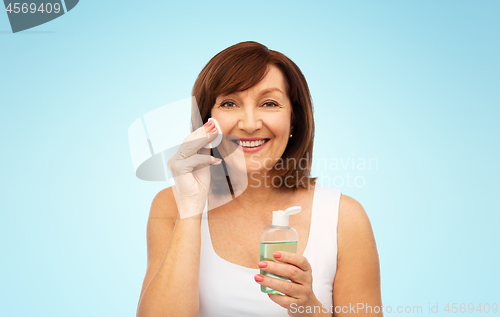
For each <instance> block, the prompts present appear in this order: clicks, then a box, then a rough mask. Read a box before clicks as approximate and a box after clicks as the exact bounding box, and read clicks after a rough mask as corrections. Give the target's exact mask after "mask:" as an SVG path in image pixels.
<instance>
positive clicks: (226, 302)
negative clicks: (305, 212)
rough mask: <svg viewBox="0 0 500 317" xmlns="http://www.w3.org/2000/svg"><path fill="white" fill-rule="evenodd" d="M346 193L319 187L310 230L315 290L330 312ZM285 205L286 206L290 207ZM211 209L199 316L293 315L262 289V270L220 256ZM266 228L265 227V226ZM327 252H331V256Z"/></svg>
mask: <svg viewBox="0 0 500 317" xmlns="http://www.w3.org/2000/svg"><path fill="white" fill-rule="evenodd" d="M340 195H341V191H340V190H339V189H334V188H329V187H326V186H323V185H321V184H316V186H315V189H314V194H313V204H312V214H311V227H310V230H309V238H308V241H307V245H306V248H305V250H304V253H303V256H305V257H306V258H307V260H308V261H309V263H310V264H311V267H312V275H313V285H312V286H313V291H314V294H315V295H316V298H318V300H319V301H320V302H321V303H322V304H323V306H324V307H327V308H328V311H331V305H332V296H333V280H334V278H335V272H336V271H337V223H338V212H339V203H340ZM285 207H286V206H285ZM207 219H208V218H207V206H205V210H204V211H203V217H202V222H201V254H200V279H199V291H200V311H199V315H198V316H199V317H245V316H249V317H250V316H251V317H255V316H259V317H281V316H283V317H288V313H287V310H286V309H285V308H283V307H281V306H279V305H278V304H276V303H275V302H273V301H272V300H271V299H270V298H269V297H268V296H267V294H265V293H262V292H261V291H260V285H259V284H258V283H256V282H255V280H254V275H255V274H259V273H260V270H259V269H251V268H247V267H244V266H240V265H237V264H234V263H232V262H229V261H226V260H224V259H222V258H221V257H219V255H217V253H215V251H214V249H213V245H212V240H211V238H210V230H209V227H208V220H207ZM262 229H264V228H262ZM325 250H330V252H326V253H325Z"/></svg>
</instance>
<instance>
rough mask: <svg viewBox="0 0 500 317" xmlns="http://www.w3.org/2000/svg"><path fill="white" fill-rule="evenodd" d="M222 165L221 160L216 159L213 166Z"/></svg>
mask: <svg viewBox="0 0 500 317" xmlns="http://www.w3.org/2000/svg"><path fill="white" fill-rule="evenodd" d="M220 163H222V160H221V159H220V158H217V157H216V158H214V163H213V164H212V165H219V164H220Z"/></svg>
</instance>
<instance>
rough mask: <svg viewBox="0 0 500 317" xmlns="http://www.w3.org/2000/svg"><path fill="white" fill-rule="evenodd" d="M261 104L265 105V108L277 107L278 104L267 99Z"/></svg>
mask: <svg viewBox="0 0 500 317" xmlns="http://www.w3.org/2000/svg"><path fill="white" fill-rule="evenodd" d="M263 106H264V107H266V108H272V107H277V106H278V104H277V103H275V102H272V101H268V102H266V103H265V104H264V105H263Z"/></svg>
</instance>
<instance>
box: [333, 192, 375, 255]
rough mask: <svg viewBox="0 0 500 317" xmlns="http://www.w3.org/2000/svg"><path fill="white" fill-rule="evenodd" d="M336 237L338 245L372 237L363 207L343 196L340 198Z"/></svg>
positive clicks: (352, 199) (368, 220)
mask: <svg viewBox="0 0 500 317" xmlns="http://www.w3.org/2000/svg"><path fill="white" fill-rule="evenodd" d="M338 235H339V243H341V242H342V243H348V244H349V243H354V242H356V241H361V240H365V241H366V240H371V239H370V237H373V231H372V226H371V223H370V219H369V218H368V215H367V214H366V211H365V209H364V208H363V206H362V205H361V204H360V203H359V202H358V201H357V200H356V199H354V198H352V197H350V196H347V195H344V194H342V195H341V196H340V204H339V223H338ZM345 238H347V239H345ZM358 238H359V239H358ZM339 247H340V246H339Z"/></svg>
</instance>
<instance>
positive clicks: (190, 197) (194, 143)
mask: <svg viewBox="0 0 500 317" xmlns="http://www.w3.org/2000/svg"><path fill="white" fill-rule="evenodd" d="M216 136H217V128H216V127H215V124H214V122H213V121H212V120H209V121H208V122H207V123H205V125H204V126H202V127H200V128H199V129H197V130H196V131H194V132H193V133H191V134H190V135H189V136H188V137H187V138H186V139H185V140H184V141H183V142H182V144H181V146H180V147H179V150H178V151H177V153H176V154H175V155H174V156H173V157H172V158H170V160H168V167H169V169H170V171H171V172H172V176H173V177H174V182H175V187H176V188H177V193H176V192H175V190H174V196H176V197H175V198H176V201H177V207H178V210H179V216H180V217H181V219H182V218H186V217H189V216H193V215H194V214H201V213H202V212H203V208H204V206H205V203H206V199H207V195H208V189H209V186H210V165H211V164H212V165H217V164H220V163H221V162H222V160H220V159H218V158H215V157H213V156H211V155H210V149H205V148H203V147H204V146H205V145H207V144H208V143H209V142H210V141H211V140H213V139H215V137H216ZM177 195H178V196H177ZM181 206H182V207H183V208H180V207H181ZM200 208H201V210H200Z"/></svg>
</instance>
